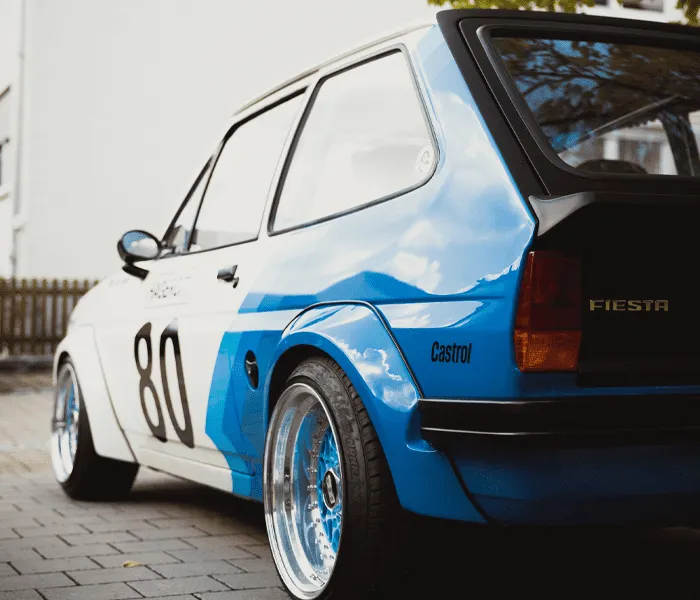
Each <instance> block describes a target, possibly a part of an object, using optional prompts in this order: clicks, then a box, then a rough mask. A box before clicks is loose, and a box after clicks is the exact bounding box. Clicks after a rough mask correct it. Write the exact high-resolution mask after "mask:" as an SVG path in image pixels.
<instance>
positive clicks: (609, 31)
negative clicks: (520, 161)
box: [476, 21, 700, 183]
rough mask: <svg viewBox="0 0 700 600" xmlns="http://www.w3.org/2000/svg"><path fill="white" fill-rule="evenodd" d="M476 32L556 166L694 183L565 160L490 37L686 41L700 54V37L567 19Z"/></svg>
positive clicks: (670, 44)
mask: <svg viewBox="0 0 700 600" xmlns="http://www.w3.org/2000/svg"><path fill="white" fill-rule="evenodd" d="M476 33H477V36H478V38H479V40H480V41H481V43H482V44H483V47H484V49H485V51H486V55H487V57H488V59H489V62H490V66H491V68H492V69H493V71H494V72H495V74H496V77H497V78H498V80H499V83H500V85H501V86H502V88H503V90H505V93H506V94H507V96H508V98H509V99H510V101H511V102H512V103H513V105H514V106H515V107H516V109H517V112H518V114H519V116H520V118H521V119H522V120H523V122H524V124H525V126H526V128H527V129H528V131H529V133H530V135H532V137H533V138H534V140H535V142H536V143H537V146H538V148H539V149H540V151H541V152H542V154H544V155H545V156H546V158H547V159H548V160H549V161H550V162H552V163H553V164H554V165H555V166H556V167H557V168H559V169H562V170H564V171H568V172H569V173H572V174H575V175H578V176H580V177H583V178H586V179H595V180H600V179H605V180H608V179H627V180H628V179H635V180H640V179H641V180H644V181H648V180H649V178H654V179H656V178H662V179H664V180H668V179H669V178H672V179H673V180H674V181H686V182H693V183H697V181H698V177H697V176H683V175H672V174H656V173H654V174H649V173H647V174H633V173H632V174H631V173H605V174H598V173H592V172H587V171H582V170H580V169H577V168H576V167H574V166H572V165H570V164H568V163H567V162H566V161H564V160H563V159H562V158H560V157H559V155H558V154H557V153H556V151H555V150H554V149H553V148H552V146H551V144H550V143H549V141H548V140H547V136H546V135H545V133H544V132H543V131H542V128H541V127H540V126H539V125H538V123H537V120H536V118H535V116H534V115H533V113H532V111H531V110H530V108H529V106H528V105H527V102H526V100H525V99H524V98H523V97H522V95H521V94H520V93H519V92H518V91H517V89H516V88H515V85H514V82H513V79H512V77H511V76H510V74H509V73H508V72H507V70H506V68H505V65H504V64H503V61H502V59H501V57H500V55H499V53H498V50H497V49H496V48H495V47H494V44H493V38H495V37H505V38H508V37H510V38H516V37H520V38H525V39H563V40H581V41H605V42H609V43H620V44H628V45H637V46H649V47H659V48H674V47H678V48H679V49H683V50H687V49H688V44H692V45H694V46H695V47H696V48H697V52H698V55H700V40H698V39H697V38H696V37H694V36H690V35H687V34H685V35H684V34H678V33H666V32H664V33H662V34H657V35H650V34H649V33H648V32H644V30H642V29H637V28H631V27H620V26H618V25H592V26H591V25H588V26H587V27H586V29H582V28H581V26H580V25H575V24H570V23H540V24H537V25H531V24H525V23H522V22H521V23H517V22H503V21H500V22H498V23H489V24H484V25H481V26H480V27H479V28H478V29H477V32H476Z"/></svg>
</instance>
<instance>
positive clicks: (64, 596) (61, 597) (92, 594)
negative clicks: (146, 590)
mask: <svg viewBox="0 0 700 600" xmlns="http://www.w3.org/2000/svg"><path fill="white" fill-rule="evenodd" d="M41 593H42V594H43V595H44V596H45V598H46V600H127V599H130V598H141V596H140V595H139V594H138V593H137V592H135V591H134V590H133V589H132V588H130V587H129V586H128V585H126V584H125V583H104V584H99V585H85V586H79V587H74V588H53V589H50V590H41Z"/></svg>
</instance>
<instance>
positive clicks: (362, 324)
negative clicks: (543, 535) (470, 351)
mask: <svg viewBox="0 0 700 600" xmlns="http://www.w3.org/2000/svg"><path fill="white" fill-rule="evenodd" d="M300 344H307V345H312V346H315V347H317V348H320V349H321V350H323V351H324V352H326V353H328V354H329V355H330V356H331V357H332V358H333V359H334V360H335V361H336V362H337V363H338V364H339V365H340V366H341V367H342V368H343V370H344V371H345V372H346V373H347V375H348V377H349V378H350V381H351V382H352V383H353V385H354V386H355V388H356V389H357V391H358V393H359V394H360V397H361V398H362V400H363V403H364V405H365V407H366V408H367V412H368V413H369V416H370V418H371V420H372V423H373V424H374V427H375V429H376V431H377V435H378V436H379V440H380V442H381V444H382V448H383V449H384V453H385V454H386V457H387V461H388V462H389V467H390V468H391V473H392V475H393V477H394V483H395V485H396V490H397V492H398V495H399V499H400V501H401V504H402V505H403V506H404V508H406V509H408V510H411V511H414V512H417V513H423V514H431V515H434V516H439V517H443V518H448V519H465V520H470V521H481V520H482V519H481V517H480V515H479V514H478V513H477V512H476V510H475V509H474V507H473V506H472V505H471V503H470V502H469V501H468V500H467V498H466V497H465V496H464V493H463V491H462V489H461V487H460V484H459V480H458V479H457V477H456V476H455V474H454V472H453V471H452V469H451V468H450V466H449V462H448V460H447V457H446V456H445V455H444V454H442V453H440V452H437V451H436V450H434V449H433V448H432V447H431V446H429V445H428V444H427V443H426V442H425V441H423V440H422V439H421V438H420V436H419V427H418V418H417V417H418V414H417V402H418V398H419V393H418V390H417V388H416V385H415V383H414V381H413V378H412V376H411V374H410V372H409V371H408V369H407V368H406V365H405V363H404V361H403V359H402V357H401V354H400V353H399V351H398V348H397V347H396V345H395V343H394V341H393V339H392V338H391V336H390V335H389V333H388V331H387V330H386V328H385V326H384V324H383V323H382V321H381V319H380V317H379V316H378V315H377V314H376V313H375V312H374V311H373V310H372V309H371V308H369V307H367V306H362V305H354V306H353V305H345V306H343V305H341V306H338V305H331V306H319V307H317V308H313V309H311V310H309V311H307V312H305V313H303V314H302V315H301V316H300V317H299V318H298V319H297V320H296V321H294V323H292V325H291V326H290V327H289V328H288V329H287V331H285V333H284V335H283V337H282V340H281V342H280V345H279V348H278V350H277V355H281V354H282V353H283V352H284V351H285V350H287V349H288V348H291V347H293V346H295V345H300Z"/></svg>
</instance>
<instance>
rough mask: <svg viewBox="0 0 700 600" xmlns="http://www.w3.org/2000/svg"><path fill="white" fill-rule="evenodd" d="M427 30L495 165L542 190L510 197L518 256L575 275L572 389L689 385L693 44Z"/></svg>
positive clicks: (592, 32)
mask: <svg viewBox="0 0 700 600" xmlns="http://www.w3.org/2000/svg"><path fill="white" fill-rule="evenodd" d="M439 22H440V26H441V29H442V31H443V34H444V35H445V38H446V40H447V42H448V45H449V46H450V48H451V50H452V52H453V55H454V56H455V58H456V59H457V61H458V64H459V65H460V68H461V71H462V73H463V74H464V77H465V79H466V80H467V82H468V83H469V86H470V89H471V91H472V93H473V94H474V97H475V99H476V100H477V102H478V103H479V104H480V108H481V110H482V111H483V112H484V114H485V115H486V116H487V118H489V119H490V120H491V125H490V127H491V131H492V133H493V135H494V138H495V139H496V141H497V143H499V145H500V146H501V149H502V152H503V154H504V156H506V155H507V152H508V147H509V146H511V147H512V145H513V142H514V141H515V142H516V143H517V145H518V146H519V147H520V149H521V150H522V151H523V155H524V156H525V157H526V158H527V162H528V163H529V165H530V167H531V168H532V170H533V172H534V173H535V174H536V177H537V179H538V180H539V182H540V184H541V187H542V189H543V190H544V194H543V193H540V192H537V191H532V192H531V191H529V190H528V189H526V188H525V186H524V185H522V184H520V189H521V192H522V193H523V195H524V196H526V197H531V198H530V204H531V206H532V208H533V212H534V213H535V214H536V216H537V217H538V235H537V238H536V239H535V241H534V243H533V247H532V248H530V250H531V251H532V250H534V251H535V252H536V251H537V250H545V251H552V250H553V251H555V252H561V253H564V254H566V255H567V256H573V257H575V259H576V261H577V262H576V263H575V264H578V265H580V270H581V271H580V283H581V287H580V289H581V291H580V296H581V297H580V303H579V305H580V311H581V318H580V322H579V323H576V324H575V327H576V328H577V329H580V349H579V353H578V362H577V366H576V371H577V382H578V385H579V386H584V387H589V386H631V385H684V384H700V310H698V307H697V300H696V298H697V296H698V294H700V291H696V290H698V286H697V285H696V273H697V270H698V268H697V265H698V262H699V259H700V235H698V230H699V228H700V154H699V153H698V144H697V141H696V140H697V138H698V137H700V77H699V75H700V35H698V33H697V32H696V31H695V30H694V29H693V28H689V27H682V26H674V25H665V24H652V23H643V22H638V21H627V20H622V19H605V18H596V17H587V16H581V15H573V16H572V15H566V16H565V15H552V14H542V13H537V14H533V13H529V14H528V13H519V14H518V13H515V12H509V11H458V13H457V14H455V13H454V12H452V13H442V14H441V15H440V16H439ZM465 48H466V49H468V51H469V52H468V53H465V52H464V50H465ZM494 105H495V106H497V107H498V110H499V112H500V118H501V119H503V120H502V121H500V122H498V121H497V117H496V116H495V114H496V113H495V111H494ZM514 167H515V165H513V166H512V171H513V174H514V178H515V179H516V183H517V182H518V169H515V168H514ZM518 168H519V169H522V167H518ZM572 264H574V263H572ZM521 303H522V298H521ZM516 327H517V325H516ZM516 335H517V331H516ZM516 353H517V348H516Z"/></svg>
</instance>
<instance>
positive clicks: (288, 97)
mask: <svg viewBox="0 0 700 600" xmlns="http://www.w3.org/2000/svg"><path fill="white" fill-rule="evenodd" d="M307 91H308V87H307V86H306V85H304V86H303V87H300V88H297V89H295V90H293V91H291V92H289V93H288V94H286V95H284V96H282V97H281V98H279V99H277V100H275V101H274V102H270V103H269V104H266V105H265V106H263V107H261V108H259V109H258V110H256V111H255V112H252V113H250V114H248V115H245V116H243V117H242V118H240V119H238V120H237V121H236V122H234V123H233V124H232V125H231V126H230V127H229V128H228V130H227V131H226V134H225V135H224V137H223V138H222V140H221V141H220V142H219V145H218V146H217V148H216V151H215V152H214V154H213V155H212V157H211V159H210V161H209V162H210V164H211V168H210V169H209V174H208V176H207V180H206V182H205V184H204V190H202V198H201V199H200V201H199V206H198V207H197V213H196V214H195V218H194V224H193V227H192V232H193V235H191V236H190V239H189V242H188V244H187V250H186V252H183V254H187V255H193V254H201V253H203V252H211V251H212V250H220V249H221V248H230V247H232V246H240V245H241V244H250V243H251V242H256V241H257V240H259V239H260V231H261V229H262V224H263V221H264V220H265V211H266V209H267V205H268V203H269V200H270V192H271V191H272V188H273V186H274V185H275V176H274V172H273V177H272V179H271V180H270V186H269V188H268V191H267V196H266V198H265V204H264V205H263V209H262V213H261V215H260V224H259V225H258V230H257V233H256V234H255V237H253V238H250V239H246V240H242V241H239V242H233V243H232V244H223V245H221V246H214V247H212V248H203V249H201V250H191V247H192V240H193V239H194V238H196V232H197V222H198V221H199V214H200V212H201V211H202V205H203V204H204V201H205V200H206V198H207V191H208V190H209V183H210V182H211V178H212V175H213V174H214V171H215V170H216V165H217V164H218V162H219V158H221V154H222V153H223V151H224V148H225V147H226V144H227V143H228V141H229V139H231V137H232V136H233V135H234V134H235V133H236V131H238V129H239V128H240V127H242V126H243V125H245V124H246V123H248V122H250V121H252V120H253V119H255V118H257V117H259V116H260V115H262V114H263V113H266V112H268V111H270V110H273V109H275V108H277V107H278V106H280V105H282V104H284V103H285V102H289V101H290V100H293V99H294V98H297V97H300V96H304V95H305V94H306V93H307ZM304 105H305V102H304V100H303V99H302V102H301V106H300V107H299V112H301V111H303V110H304ZM298 117H299V113H297V115H296V116H295V118H294V120H293V121H292V123H291V124H290V126H289V131H288V132H287V137H286V138H285V143H284V144H283V146H282V149H281V150H280V155H279V157H278V158H277V163H276V167H275V172H276V171H277V169H278V168H279V166H280V164H281V162H282V160H283V159H284V158H285V155H286V152H285V151H286V147H287V144H286V141H287V140H288V139H289V136H290V135H292V133H293V132H294V131H295V129H296V128H297V127H298V126H297V121H298Z"/></svg>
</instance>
